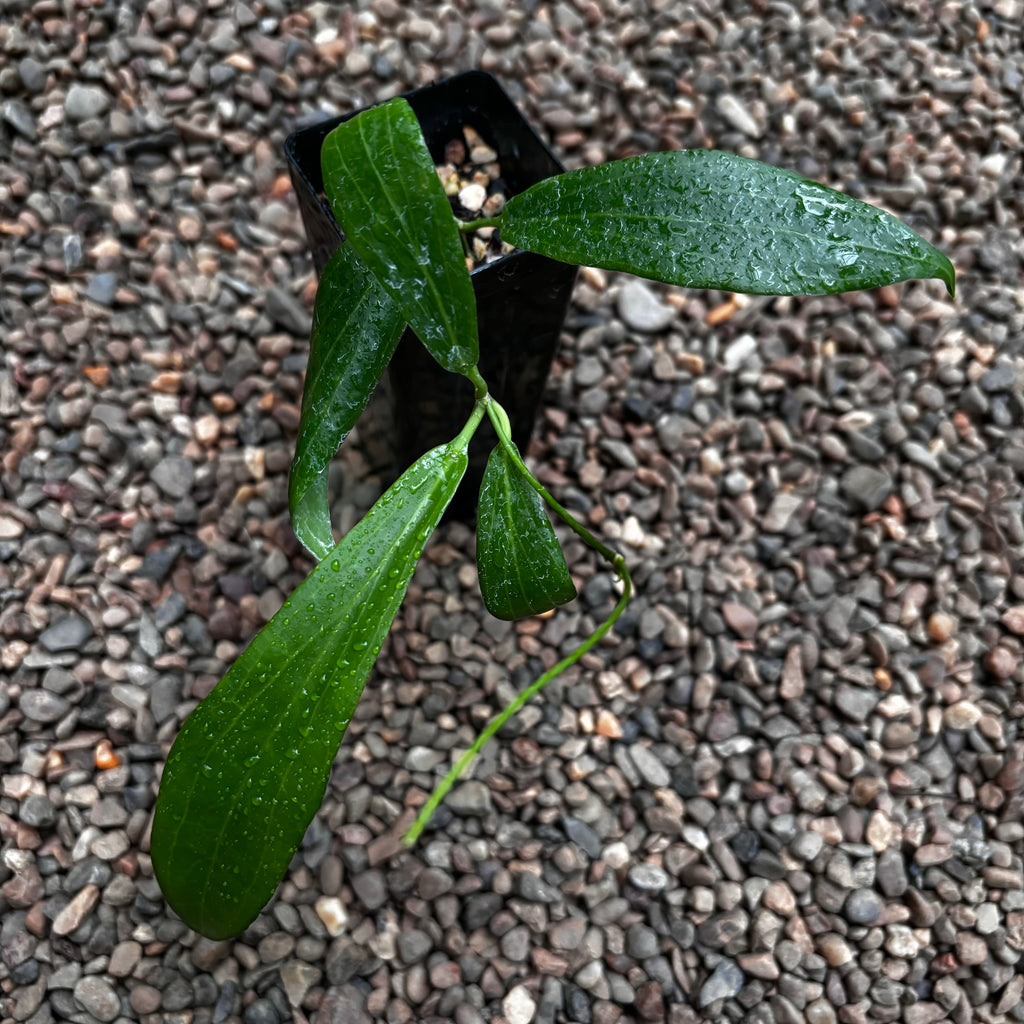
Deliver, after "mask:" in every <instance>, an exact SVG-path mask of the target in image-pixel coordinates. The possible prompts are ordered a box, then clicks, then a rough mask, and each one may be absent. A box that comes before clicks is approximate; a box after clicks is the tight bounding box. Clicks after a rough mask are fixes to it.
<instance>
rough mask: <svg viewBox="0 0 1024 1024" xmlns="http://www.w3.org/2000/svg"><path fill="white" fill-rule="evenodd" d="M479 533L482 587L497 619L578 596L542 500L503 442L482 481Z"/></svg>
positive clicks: (543, 609) (546, 608)
mask: <svg viewBox="0 0 1024 1024" xmlns="http://www.w3.org/2000/svg"><path fill="white" fill-rule="evenodd" d="M476 537H477V540H476V564H477V573H478V575H479V578H480V592H481V593H482V594H483V598H484V604H485V605H486V606H487V610H488V611H489V612H490V613H491V614H492V615H494V616H496V617H497V618H499V619H521V618H524V617H525V616H527V615H539V614H540V613H541V612H546V611H550V610H551V609H552V608H554V607H555V606H556V605H560V604H565V602H566V601H571V600H572V599H573V598H574V597H575V596H576V587H575V586H574V585H573V582H572V577H571V576H570V575H569V567H568V566H567V565H566V564H565V556H564V555H563V554H562V548H561V546H560V545H559V543H558V540H557V538H556V537H555V531H554V530H553V529H552V528H551V522H550V520H549V519H548V517H547V513H546V512H545V511H544V507H543V505H542V504H541V500H540V498H539V497H538V495H537V492H536V491H535V490H534V489H533V488H532V487H531V486H530V485H529V484H528V483H527V482H526V480H525V478H524V477H523V474H522V473H521V472H520V471H519V469H518V468H517V466H516V465H515V463H513V461H512V460H511V459H510V458H509V456H508V453H507V452H506V451H505V449H504V448H503V447H502V446H501V445H500V444H499V445H497V446H496V447H495V449H494V450H493V451H492V452H491V455H490V458H489V459H488V460H487V468H486V469H485V470H484V478H483V482H482V483H481V485H480V508H479V513H478V515H477V527H476Z"/></svg>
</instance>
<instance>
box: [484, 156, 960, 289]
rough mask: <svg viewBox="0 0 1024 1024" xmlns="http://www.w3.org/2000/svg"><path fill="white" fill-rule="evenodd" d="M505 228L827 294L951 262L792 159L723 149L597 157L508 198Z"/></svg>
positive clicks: (678, 270) (680, 274) (691, 281)
mask: <svg viewBox="0 0 1024 1024" xmlns="http://www.w3.org/2000/svg"><path fill="white" fill-rule="evenodd" d="M501 234H502V237H503V238H504V239H505V241H507V242H511V243H512V244H513V245H517V246H520V247H521V248H524V249H532V250H533V251H535V252H539V253H543V254H544V255H546V256H551V257H552V258H554V259H557V260H562V261H564V262H567V263H584V264H589V265H591V266H598V267H604V268H606V269H609V270H624V271H628V272H629V273H632V274H638V275H639V276H641V277H649V278H654V279H655V280H659V281H666V282H668V283H670V284H679V285H687V286H691V287H696V288H721V289H725V290H727V291H734V292H749V293H751V294H760V295H822V294H831V293H834V292H842V291H851V290H853V289H855V288H873V287H875V286H877V285H881V284H889V283H891V282H894V281H903V280H906V279H907V278H911V277H937V278H940V279H941V280H942V281H944V282H945V284H946V287H947V288H948V289H949V291H950V294H952V292H953V267H952V264H951V263H950V262H949V260H948V259H946V257H945V256H943V255H942V253H940V252H939V251H938V250H937V249H935V248H934V247H933V246H931V245H929V244H928V243H927V242H926V241H925V240H924V239H923V238H921V237H920V236H919V235H917V234H916V233H915V232H913V231H911V229H910V228H908V227H907V226H906V225H905V224H903V223H902V222H901V221H899V220H897V219H896V218H895V217H892V216H890V215H889V214H887V213H884V212H883V211H882V210H879V209H877V208H875V207H873V206H869V205H867V204H866V203H862V202H860V201H859V200H857V199H853V198H851V197H850V196H846V195H843V194H842V193H841V192H835V191H833V190H832V189H830V188H826V187H825V186H824V185H819V184H817V183H815V182H813V181H809V180H807V179H806V178H802V177H800V175H798V174H793V173H792V172H790V171H784V170H780V169H778V168H776V167H771V166H769V165H768V164H763V163H761V162H759V161H757V160H750V159H748V158H746V157H741V156H735V155H734V154H731V153H721V152H717V151H715V150H682V151H674V152H669V153H651V154H648V155H646V156H638V157H631V158H630V159H627V160H619V161H615V162H613V163H608V164H604V165H601V166H598V167H586V168H583V169H581V170H578V171H570V172H569V173H567V174H563V175H559V176H558V177H555V178H548V179H546V180H544V181H541V182H539V183H538V184H536V185H533V186H532V187H531V188H529V189H527V190H526V191H525V192H522V193H520V194H519V195H517V196H513V197H512V199H510V200H509V201H508V203H507V204H506V206H505V211H504V214H503V217H502V225H501Z"/></svg>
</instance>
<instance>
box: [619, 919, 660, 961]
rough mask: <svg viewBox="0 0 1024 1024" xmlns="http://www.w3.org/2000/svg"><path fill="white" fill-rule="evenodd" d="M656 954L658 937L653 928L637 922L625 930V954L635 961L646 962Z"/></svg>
mask: <svg viewBox="0 0 1024 1024" xmlns="http://www.w3.org/2000/svg"><path fill="white" fill-rule="evenodd" d="M657 952H658V935H657V933H656V932H655V931H654V929H653V928H648V927H647V925H645V924H641V923H640V922H639V921H637V922H636V923H635V924H631V925H630V926H629V928H628V929H627V930H626V953H627V954H628V955H629V956H631V957H633V958H634V959H636V960H646V959H647V957H649V956H654V955H655V954H656V953H657Z"/></svg>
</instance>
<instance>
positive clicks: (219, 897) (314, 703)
mask: <svg viewBox="0 0 1024 1024" xmlns="http://www.w3.org/2000/svg"><path fill="white" fill-rule="evenodd" d="M466 461H467V458H466V444H465V443H461V442H460V443H459V444H458V445H455V444H451V445H444V446H442V447H440V448H435V449H433V450H432V451H430V452H428V453H427V454H426V455H424V456H423V457H422V458H421V459H419V460H418V461H417V462H416V463H415V464H414V465H413V466H412V467H410V468H409V469H408V470H407V471H406V472H405V473H404V474H403V475H402V476H401V477H400V478H399V480H398V481H397V482H396V483H395V484H394V485H393V486H392V487H391V488H390V489H389V490H388V491H387V492H386V493H385V494H384V495H383V497H382V498H381V499H380V500H379V501H378V502H377V504H376V505H374V507H373V508H372V509H371V510H370V512H369V513H368V514H367V515H366V517H365V518H364V519H363V520H362V521H361V522H360V523H359V524H358V525H356V526H355V527H353V529H352V530H350V531H349V533H347V534H346V535H345V537H344V538H343V539H342V541H341V543H340V544H339V545H338V546H337V547H336V548H334V550H333V551H332V552H331V553H330V554H329V555H328V556H327V557H326V558H325V559H324V560H323V561H322V562H320V564H319V565H318V566H317V567H316V569H314V570H313V572H312V573H311V574H310V575H309V576H308V577H307V578H306V580H305V581H304V582H303V583H302V584H301V585H300V586H299V587H298V589H296V591H295V592H294V593H293V594H292V596H291V597H290V598H289V599H288V601H286V602H285V604H284V606H283V607H282V608H281V610H280V611H279V612H278V613H277V614H276V615H275V616H274V617H273V619H271V620H270V622H268V623H267V625H266V626H265V627H264V628H263V630H262V631H261V632H260V633H259V635H258V636H257V637H256V638H255V639H254V640H253V641H252V643H251V644H250V645H249V648H248V649H247V650H246V651H245V653H244V654H242V656H241V657H240V658H239V659H238V660H237V661H236V662H235V664H234V665H233V666H232V668H231V670H230V671H229V672H228V674H227V675H226V676H225V677H224V679H223V680H222V681H221V682H220V684H219V685H218V686H217V687H216V688H215V689H214V690H213V692H212V693H211V694H210V695H209V696H208V697H207V698H206V700H204V701H203V702H202V703H201V704H200V705H199V707H197V708H196V710H195V711H193V712H192V714H191V715H190V716H189V717H188V719H187V720H186V722H185V724H184V726H183V727H182V729H181V732H180V733H179V735H178V738H177V740H176V741H175V743H174V746H173V747H172V748H171V753H170V756H169V757H168V760H167V767H166V769H165V770H164V774H163V779H162V781H161V785H160V794H159V798H158V800H157V805H156V813H155V817H154V820H153V833H152V845H151V849H152V855H153V868H154V870H155V872H156V876H157V879H158V880H159V882H160V886H161V888H162V889H163V892H164V896H165V897H166V898H167V902H168V903H169V904H170V905H171V907H173V908H174V910H175V911H177V913H178V914H179V915H180V916H181V918H182V920H184V921H185V923H186V924H188V925H190V926H191V927H192V928H195V929H196V930H197V931H199V932H202V933H203V934H204V935H207V936H209V937H211V938H226V937H228V936H230V935H235V934H237V933H238V932H240V931H242V930H243V929H244V928H245V927H246V926H247V925H248V924H249V923H250V922H251V921H252V920H253V919H254V918H255V917H256V915H257V914H258V913H259V911H260V908H261V907H262V906H263V905H264V904H265V903H266V902H267V900H268V899H269V898H270V897H271V896H272V895H273V892H274V889H275V888H276V886H277V884H278V882H279V881H280V879H281V876H282V875H283V874H284V872H285V870H286V869H287V867H288V863H289V861H290V860H291V857H292V855H293V854H294V852H295V850H296V849H297V847H298V845H299V843H300V841H301V840H302V837H303V835H304V833H305V831H306V828H307V826H308V825H309V823H310V821H311V820H312V818H313V816H314V814H316V811H317V808H319V806H320V804H321V801H322V800H323V796H324V791H325V789H326V786H327V780H328V776H329V774H330V770H331V763H332V762H333V760H334V757H335V755H336V754H337V751H338V745H339V744H340V742H341V739H342V736H343V735H344V732H345V729H346V727H347V726H348V723H349V720H350V719H351V717H352V713H353V711H354V709H355V706H356V703H357V701H358V700H359V696H360V694H361V693H362V690H363V685H364V684H365V682H366V678H367V676H368V675H369V672H370V669H371V668H372V667H373V663H374V661H375V660H376V657H377V654H378V652H379V651H380V647H381V644H382V643H383V641H384V638H385V637H386V635H387V632H388V629H389V628H390V626H391V622H392V620H393V619H394V617H395V614H396V612H397V610H398V606H399V604H400V603H401V601H402V597H403V596H404V594H405V591H406V588H407V586H408V584H409V579H410V577H411V576H412V572H413V569H414V568H415V565H416V561H417V559H418V558H419V554H420V551H421V549H422V547H423V545H424V544H425V543H426V541H427V538H428V537H429V536H430V534H431V532H432V531H433V529H434V527H435V526H436V525H437V522H438V520H439V519H440V518H441V514H442V513H443V512H444V509H445V508H446V506H447V505H448V502H449V501H450V500H451V497H452V495H453V494H454V493H455V488H456V486H457V485H458V482H459V480H460V479H461V477H462V474H463V472H464V470H465V468H466Z"/></svg>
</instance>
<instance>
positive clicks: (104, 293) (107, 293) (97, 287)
mask: <svg viewBox="0 0 1024 1024" xmlns="http://www.w3.org/2000/svg"><path fill="white" fill-rule="evenodd" d="M117 288H118V280H117V274H112V273H110V272H109V271H103V273H100V274H93V275H92V277H90V278H89V283H88V284H87V285H86V286H85V297H86V298H87V299H88V300H89V301H90V302H96V303H98V304H99V305H101V306H112V305H113V304H114V296H115V295H117Z"/></svg>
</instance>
